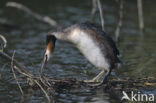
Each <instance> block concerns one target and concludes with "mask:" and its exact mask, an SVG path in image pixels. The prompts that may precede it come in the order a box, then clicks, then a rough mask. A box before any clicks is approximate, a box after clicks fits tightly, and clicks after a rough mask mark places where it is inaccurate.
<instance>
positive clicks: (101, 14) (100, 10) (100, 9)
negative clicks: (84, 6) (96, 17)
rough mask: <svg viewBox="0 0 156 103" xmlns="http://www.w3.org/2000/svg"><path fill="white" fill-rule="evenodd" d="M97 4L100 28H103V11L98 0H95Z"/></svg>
mask: <svg viewBox="0 0 156 103" xmlns="http://www.w3.org/2000/svg"><path fill="white" fill-rule="evenodd" d="M97 5H98V8H99V12H100V19H101V25H102V30H104V18H103V12H102V6H101V2H100V0H97Z"/></svg>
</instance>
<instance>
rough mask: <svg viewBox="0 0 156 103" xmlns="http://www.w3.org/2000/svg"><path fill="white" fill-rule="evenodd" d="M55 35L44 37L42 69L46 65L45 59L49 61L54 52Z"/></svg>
mask: <svg viewBox="0 0 156 103" xmlns="http://www.w3.org/2000/svg"><path fill="white" fill-rule="evenodd" d="M55 41H56V37H55V36H54V35H47V38H46V50H45V53H44V59H43V64H42V69H44V68H45V67H46V64H47V61H49V59H50V57H51V55H52V54H53V52H54V48H55Z"/></svg>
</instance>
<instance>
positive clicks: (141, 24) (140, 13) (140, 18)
mask: <svg viewBox="0 0 156 103" xmlns="http://www.w3.org/2000/svg"><path fill="white" fill-rule="evenodd" d="M137 6H138V21H139V28H140V30H141V31H143V30H144V19H143V7H142V0H137Z"/></svg>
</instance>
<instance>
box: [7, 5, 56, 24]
mask: <svg viewBox="0 0 156 103" xmlns="http://www.w3.org/2000/svg"><path fill="white" fill-rule="evenodd" d="M6 6H7V7H14V8H17V9H19V10H23V11H24V12H26V13H28V14H29V15H31V16H33V17H34V18H36V19H37V20H39V21H42V22H45V23H48V24H50V25H51V26H58V25H57V22H56V21H55V20H53V19H52V18H50V17H48V16H40V15H39V14H37V13H35V12H33V11H31V10H30V9H29V8H28V7H26V6H24V5H22V4H20V3H16V2H7V4H6Z"/></svg>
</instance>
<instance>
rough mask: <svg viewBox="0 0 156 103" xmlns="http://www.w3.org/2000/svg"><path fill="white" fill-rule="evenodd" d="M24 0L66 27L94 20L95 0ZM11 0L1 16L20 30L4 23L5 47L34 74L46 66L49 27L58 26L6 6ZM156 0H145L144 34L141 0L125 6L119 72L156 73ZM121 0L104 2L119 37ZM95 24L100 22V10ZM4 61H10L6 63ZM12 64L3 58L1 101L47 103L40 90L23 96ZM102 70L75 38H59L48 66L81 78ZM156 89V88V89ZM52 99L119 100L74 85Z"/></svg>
mask: <svg viewBox="0 0 156 103" xmlns="http://www.w3.org/2000/svg"><path fill="white" fill-rule="evenodd" d="M14 1H17V2H20V3H22V4H24V5H26V6H28V7H29V8H31V9H32V10H33V11H35V12H37V13H39V14H42V15H47V16H50V17H52V18H53V19H55V20H56V21H57V22H58V24H60V25H61V26H63V27H64V26H69V25H71V24H73V23H75V22H84V21H87V20H89V19H90V11H91V2H90V0H85V1H84V0H68V2H67V1H66V0H57V1H52V0H46V1H42V0H33V1H28V0H22V1H18V0H14ZM6 2H7V0H1V1H0V18H5V19H6V20H9V21H11V22H12V23H14V24H16V25H17V26H18V29H6V28H3V27H1V26H0V33H1V34H3V35H4V36H5V37H6V38H7V41H8V46H7V48H6V50H5V51H6V52H7V53H9V54H10V55H12V53H13V51H14V50H16V54H15V57H16V59H17V60H19V61H20V62H21V63H22V64H23V65H25V66H26V67H28V68H29V69H30V70H31V71H33V72H34V74H35V73H36V74H37V73H38V71H39V68H40V66H41V61H42V56H43V52H44V47H45V37H46V34H47V32H48V31H49V30H51V29H54V28H53V27H51V26H49V25H48V24H45V23H42V22H39V21H37V20H36V19H34V18H33V17H32V16H30V15H28V14H25V13H24V12H22V11H20V10H17V9H15V8H7V7H5V4H6ZM154 4H155V1H154V0H148V1H147V0H146V1H144V2H143V6H144V20H145V33H144V35H140V33H139V29H138V20H137V19H138V17H137V8H136V1H126V3H125V7H124V20H123V27H122V29H121V33H120V42H119V43H118V48H119V50H120V53H121V57H120V59H121V60H122V61H123V64H124V65H123V66H122V67H120V68H119V69H116V70H114V71H113V72H114V73H115V75H116V76H117V77H119V78H120V77H130V78H139V77H140V78H142V77H146V76H149V77H156V69H155V67H156V61H155V60H156V48H155V45H156V39H155V38H156V35H155V33H156V30H155V26H156V25H155V22H154V21H153V20H155V18H156V15H155V13H154V12H155V9H156V7H155V5H154ZM118 9H119V8H118V4H117V3H116V2H115V1H108V0H107V1H106V0H105V1H103V10H104V18H105V31H106V32H107V33H108V34H109V35H110V36H112V37H113V38H114V31H115V28H116V25H117V21H118ZM95 18H96V19H95V23H97V24H98V25H100V19H99V17H98V13H97V14H96V16H95ZM4 64H5V65H4ZM9 65H10V63H6V61H4V60H2V59H0V68H1V69H0V102H2V103H17V102H23V103H44V102H45V103H46V102H47V100H46V98H45V97H44V94H42V92H41V91H39V90H38V91H34V90H32V89H28V90H25V95H24V98H22V96H21V93H20V91H19V89H18V86H17V85H16V82H15V81H12V80H11V79H12V78H13V76H12V72H11V71H10V66H9ZM98 72H99V71H98V70H96V68H95V67H93V65H91V64H90V63H89V62H88V61H87V60H86V59H85V58H84V57H83V56H82V55H81V53H80V52H79V51H78V50H77V49H76V48H75V47H74V46H73V45H72V44H70V43H66V42H59V41H58V42H57V43H56V49H55V53H54V56H53V57H52V59H51V60H50V62H49V64H48V65H47V70H45V74H46V75H47V76H50V77H52V76H53V77H56V78H76V79H79V80H84V79H91V78H93V77H94V76H95V75H96V74H97V73H98ZM152 92H154V93H155V91H154V90H153V91H152ZM52 98H53V102H56V103H58V102H66V103H71V102H74V103H76V102H80V103H82V102H86V103H88V102H91V103H92V102H97V103H103V102H104V103H117V102H119V101H120V100H118V99H117V98H121V97H117V96H114V95H113V93H106V92H103V90H100V89H97V90H90V89H86V88H85V89H82V90H79V89H78V90H77V89H76V90H71V91H69V92H68V93H58V95H56V96H54V97H52Z"/></svg>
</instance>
